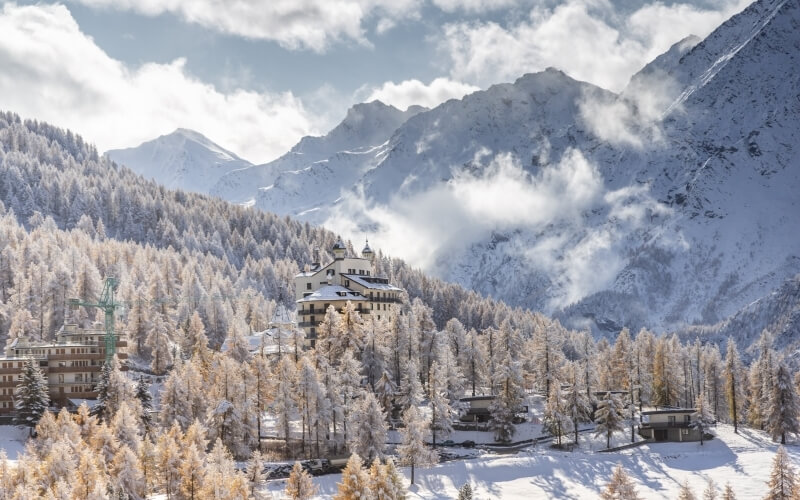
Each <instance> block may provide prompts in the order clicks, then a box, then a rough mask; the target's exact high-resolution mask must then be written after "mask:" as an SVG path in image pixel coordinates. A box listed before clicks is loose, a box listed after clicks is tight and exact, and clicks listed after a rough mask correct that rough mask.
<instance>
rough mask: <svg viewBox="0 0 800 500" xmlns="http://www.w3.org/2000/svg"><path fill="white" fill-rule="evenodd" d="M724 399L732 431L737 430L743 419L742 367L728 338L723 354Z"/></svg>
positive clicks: (732, 342) (734, 344)
mask: <svg viewBox="0 0 800 500" xmlns="http://www.w3.org/2000/svg"><path fill="white" fill-rule="evenodd" d="M724 376H725V399H726V401H727V404H728V411H729V412H730V418H731V423H733V432H735V433H738V432H739V423H740V422H742V420H743V419H744V411H743V408H744V401H745V398H744V368H743V366H742V361H741V358H740V357H739V351H738V350H737V349H736V343H735V342H734V341H733V339H731V338H729V339H728V347H727V351H726V354H725V373H724Z"/></svg>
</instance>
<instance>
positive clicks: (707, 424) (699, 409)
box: [690, 393, 715, 445]
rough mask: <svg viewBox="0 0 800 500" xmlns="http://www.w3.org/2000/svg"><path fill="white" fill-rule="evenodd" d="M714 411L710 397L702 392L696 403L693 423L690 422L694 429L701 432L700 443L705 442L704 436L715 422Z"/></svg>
mask: <svg viewBox="0 0 800 500" xmlns="http://www.w3.org/2000/svg"><path fill="white" fill-rule="evenodd" d="M714 420H715V418H714V413H713V412H712V411H711V408H710V405H709V404H708V399H707V398H706V394H705V393H700V394H699V395H698V396H697V399H696V400H695V403H694V413H692V423H691V424H690V425H691V427H692V428H693V429H697V432H699V433H700V444H701V445H702V444H703V438H704V437H705V434H706V432H707V431H708V430H709V429H710V428H711V425H713V424H714Z"/></svg>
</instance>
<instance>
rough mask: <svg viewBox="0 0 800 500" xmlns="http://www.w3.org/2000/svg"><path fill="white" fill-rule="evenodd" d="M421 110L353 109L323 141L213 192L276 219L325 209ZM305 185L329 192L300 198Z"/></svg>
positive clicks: (232, 177) (375, 105) (307, 141)
mask: <svg viewBox="0 0 800 500" xmlns="http://www.w3.org/2000/svg"><path fill="white" fill-rule="evenodd" d="M424 109H425V108H422V107H420V106H411V107H410V108H409V109H408V110H406V111H400V110H399V109H397V108H395V107H394V106H389V105H386V104H384V103H382V102H380V101H372V102H370V103H364V104H357V105H355V106H353V107H352V108H350V109H349V110H348V111H347V116H346V117H345V119H344V120H343V121H342V122H341V123H340V124H339V125H337V126H336V127H335V128H334V129H333V130H331V131H330V132H329V133H328V134H327V135H325V136H322V137H304V138H302V139H301V140H300V142H298V143H297V145H295V146H294V147H293V148H292V149H291V150H290V151H289V152H287V153H286V154H285V155H283V156H281V157H280V158H278V159H276V160H274V161H272V162H269V163H266V164H264V165H255V166H252V167H249V168H245V169H241V170H237V171H235V172H231V173H229V174H228V175H225V176H224V177H222V178H221V179H219V181H218V182H217V183H216V184H215V186H214V187H213V188H212V190H211V192H212V194H215V195H218V196H220V197H222V198H225V199H227V200H230V201H234V202H237V203H242V202H252V201H255V202H256V203H257V204H258V206H259V207H260V208H265V209H268V210H270V211H272V212H277V213H279V214H296V213H297V212H298V211H302V209H303V208H304V207H307V206H309V205H316V206H319V205H323V204H326V203H328V202H331V201H333V200H334V199H336V198H337V197H338V196H339V190H340V188H341V187H343V186H344V187H347V188H349V187H352V185H353V182H354V181H355V180H357V179H358V178H359V177H360V175H361V174H363V171H364V170H365V169H368V168H370V162H372V161H374V160H375V158H376V153H377V148H379V147H380V146H381V145H383V144H385V143H386V141H387V140H388V139H389V137H390V136H391V134H392V132H394V131H395V130H396V129H397V128H398V127H399V126H400V125H401V124H402V123H403V122H405V121H406V120H407V119H408V118H410V117H412V116H414V115H415V114H417V113H419V112H421V111H423V110H424ZM340 164H341V165H342V166H341V170H342V172H341V175H342V177H341V178H340V179H338V180H332V179H333V178H334V177H335V176H334V175H333V171H337V175H338V174H339V172H338V170H340V167H339V165H340ZM284 173H285V174H286V175H285V176H283V177H282V178H280V179H279V177H281V175H282V174H284ZM305 184H309V185H316V186H323V185H327V186H328V189H327V190H325V191H324V192H321V190H320V189H316V188H315V189H312V190H311V191H309V192H308V193H307V194H303V193H301V192H299V190H298V189H297V187H298V186H301V185H305ZM321 195H322V196H323V197H322V198H320V196H321Z"/></svg>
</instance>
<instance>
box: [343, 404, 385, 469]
mask: <svg viewBox="0 0 800 500" xmlns="http://www.w3.org/2000/svg"><path fill="white" fill-rule="evenodd" d="M351 418H352V422H351V428H352V429H353V431H352V437H351V439H350V442H349V447H350V452H351V453H353V454H355V455H359V456H362V457H364V458H365V459H366V460H373V459H375V458H383V456H384V453H383V451H384V449H385V448H386V433H387V430H388V428H387V425H386V415H385V414H384V413H383V408H381V405H380V403H378V400H377V399H376V398H375V395H374V394H373V393H371V392H364V393H363V396H362V398H361V400H360V401H359V403H358V405H357V407H356V410H355V411H354V412H353V413H352V415H351Z"/></svg>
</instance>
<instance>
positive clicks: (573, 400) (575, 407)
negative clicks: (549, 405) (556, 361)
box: [566, 366, 592, 444]
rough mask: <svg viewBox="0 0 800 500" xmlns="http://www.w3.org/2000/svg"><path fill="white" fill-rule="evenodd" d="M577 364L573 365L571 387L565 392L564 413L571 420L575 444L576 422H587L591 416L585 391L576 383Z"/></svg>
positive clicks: (576, 438) (589, 404)
mask: <svg viewBox="0 0 800 500" xmlns="http://www.w3.org/2000/svg"><path fill="white" fill-rule="evenodd" d="M577 371H578V369H577V366H574V367H573V372H572V387H570V389H569V392H567V397H566V413H567V415H568V416H569V418H570V420H571V421H572V432H574V433H575V441H574V442H575V444H578V424H579V423H580V422H588V421H590V420H591V418H592V405H591V403H590V402H589V399H588V397H587V396H586V393H585V392H584V391H583V390H582V389H581V387H580V386H579V385H578V380H577Z"/></svg>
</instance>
